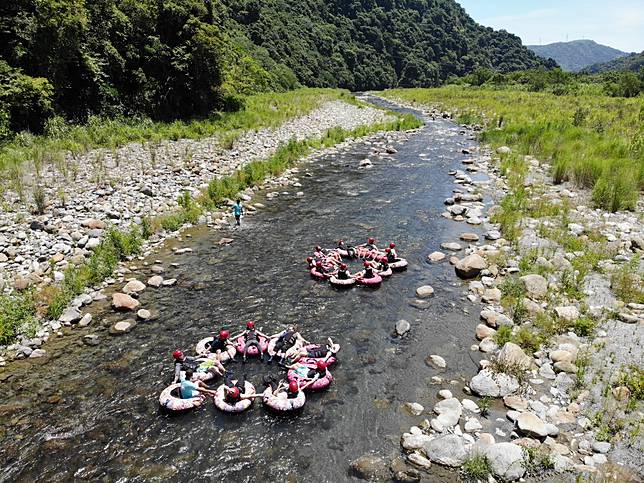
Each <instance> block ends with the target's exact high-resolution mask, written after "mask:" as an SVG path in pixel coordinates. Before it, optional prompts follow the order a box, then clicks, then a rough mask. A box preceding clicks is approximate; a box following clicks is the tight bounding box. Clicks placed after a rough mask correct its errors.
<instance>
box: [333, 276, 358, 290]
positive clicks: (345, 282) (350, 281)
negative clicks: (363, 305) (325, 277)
mask: <svg viewBox="0 0 644 483" xmlns="http://www.w3.org/2000/svg"><path fill="white" fill-rule="evenodd" d="M329 283H330V284H331V285H333V286H334V287H340V288H348V287H353V286H354V285H355V284H356V279H355V278H353V277H349V278H347V279H341V278H338V277H336V276H335V275H332V276H331V278H330V279H329Z"/></svg>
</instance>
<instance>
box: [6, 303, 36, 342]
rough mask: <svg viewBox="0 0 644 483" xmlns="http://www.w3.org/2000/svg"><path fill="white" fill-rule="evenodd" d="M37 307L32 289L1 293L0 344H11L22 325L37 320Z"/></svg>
mask: <svg viewBox="0 0 644 483" xmlns="http://www.w3.org/2000/svg"><path fill="white" fill-rule="evenodd" d="M35 316H36V307H35V304H34V298H33V293H32V292H31V291H28V292H24V293H20V294H12V295H0V345H3V344H9V343H11V341H12V340H13V338H14V337H15V336H16V334H17V333H18V331H19V330H20V328H21V327H22V326H25V325H29V324H31V323H32V322H33V321H34V320H35Z"/></svg>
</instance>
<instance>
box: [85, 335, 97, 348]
mask: <svg viewBox="0 0 644 483" xmlns="http://www.w3.org/2000/svg"><path fill="white" fill-rule="evenodd" d="M83 343H84V344H85V345H89V346H96V345H98V344H100V339H99V337H98V336H97V335H96V334H87V335H86V336H84V337H83Z"/></svg>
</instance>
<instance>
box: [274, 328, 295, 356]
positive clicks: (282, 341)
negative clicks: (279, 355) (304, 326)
mask: <svg viewBox="0 0 644 483" xmlns="http://www.w3.org/2000/svg"><path fill="white" fill-rule="evenodd" d="M296 340H297V338H296V337H295V331H294V330H287V331H286V332H284V333H283V334H282V335H280V336H279V337H278V338H277V341H276V342H275V352H284V351H287V350H288V349H290V348H291V347H293V346H294V345H295V341H296Z"/></svg>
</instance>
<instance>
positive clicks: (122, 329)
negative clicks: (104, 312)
mask: <svg viewBox="0 0 644 483" xmlns="http://www.w3.org/2000/svg"><path fill="white" fill-rule="evenodd" d="M135 326H136V322H135V321H134V320H122V321H120V322H117V323H115V324H114V325H112V327H110V331H109V332H110V334H112V335H121V334H125V333H127V332H129V331H131V330H132V329H133V328H134V327H135Z"/></svg>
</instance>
